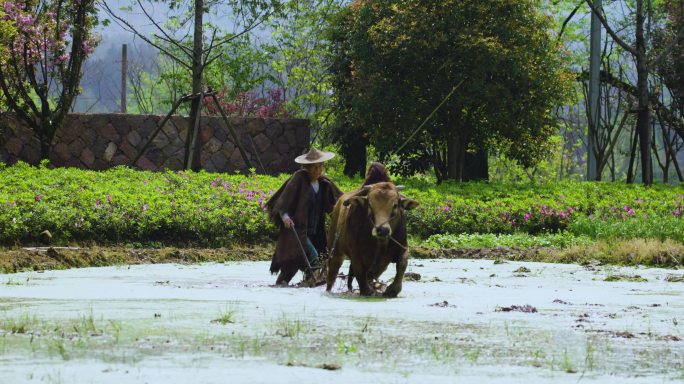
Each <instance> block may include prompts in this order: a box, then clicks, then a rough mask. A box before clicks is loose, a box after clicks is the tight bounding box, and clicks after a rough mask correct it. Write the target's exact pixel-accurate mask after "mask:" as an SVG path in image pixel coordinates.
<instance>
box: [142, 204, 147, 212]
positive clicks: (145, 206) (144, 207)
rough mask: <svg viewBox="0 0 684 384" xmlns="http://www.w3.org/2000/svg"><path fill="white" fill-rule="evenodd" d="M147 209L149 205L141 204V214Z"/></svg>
mask: <svg viewBox="0 0 684 384" xmlns="http://www.w3.org/2000/svg"><path fill="white" fill-rule="evenodd" d="M148 207H149V205H147V204H143V206H142V210H143V212H144V211H147V208H148Z"/></svg>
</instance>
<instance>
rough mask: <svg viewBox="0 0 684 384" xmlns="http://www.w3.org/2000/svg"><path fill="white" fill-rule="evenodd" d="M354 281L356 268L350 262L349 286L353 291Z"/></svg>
mask: <svg viewBox="0 0 684 384" xmlns="http://www.w3.org/2000/svg"><path fill="white" fill-rule="evenodd" d="M353 282H354V268H353V267H352V265H351V264H349V273H348V274H347V288H348V289H349V292H351V291H352V283H353Z"/></svg>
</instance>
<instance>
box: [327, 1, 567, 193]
mask: <svg viewBox="0 0 684 384" xmlns="http://www.w3.org/2000/svg"><path fill="white" fill-rule="evenodd" d="M540 5H541V1H537V0H524V1H520V0H492V1H486V2H483V1H476V0H466V1H457V0H447V1H440V2H415V1H408V0H358V1H355V2H354V3H352V5H351V6H350V7H349V8H348V9H347V10H346V11H345V12H344V13H343V14H342V15H341V16H340V19H339V20H337V21H336V23H335V25H334V26H333V28H332V32H331V34H332V36H333V41H334V47H335V53H336V56H335V59H334V61H333V63H332V66H331V68H332V71H333V74H334V76H335V82H334V84H335V87H336V90H337V92H338V98H339V103H338V112H337V113H338V115H339V116H340V117H341V118H344V121H343V123H342V124H340V126H341V127H343V130H347V129H348V130H350V131H352V132H354V134H353V135H352V137H353V138H359V137H363V136H364V135H366V136H367V137H368V139H369V142H370V143H371V144H372V145H373V146H374V147H375V148H376V150H377V151H378V153H379V154H380V156H381V157H384V159H385V160H388V159H390V158H391V157H392V155H394V154H396V155H398V156H399V157H398V158H397V159H398V162H396V163H395V164H394V169H395V171H396V170H399V171H400V172H402V173H413V172H416V171H422V170H425V169H427V168H428V167H429V166H432V167H433V168H434V170H435V173H436V175H437V178H438V180H442V179H455V180H461V179H462V177H463V166H464V162H465V157H466V153H467V152H469V151H472V150H474V149H476V148H488V149H494V150H498V151H500V152H501V153H502V154H504V155H506V156H508V157H510V158H512V159H516V160H518V161H519V162H520V163H521V164H523V165H531V164H533V163H535V162H536V161H537V160H539V159H541V158H543V157H544V156H545V155H546V154H548V152H549V150H550V147H549V145H548V139H549V138H550V136H551V135H552V134H553V133H554V131H555V129H556V122H555V120H554V118H553V116H552V113H551V110H552V107H554V106H557V105H561V104H562V102H563V100H564V97H565V96H566V94H567V91H568V89H569V85H570V82H571V76H570V75H569V73H568V72H567V71H565V70H564V69H563V68H564V65H563V59H562V55H561V52H560V49H559V48H560V45H559V44H558V42H557V41H556V39H554V38H552V37H551V36H550V34H549V30H550V25H551V24H550V23H551V21H550V18H548V17H547V16H545V15H543V14H542V13H541V12H540V10H539V9H540V8H539V7H540ZM419 126H420V127H421V129H420V130H419V131H416V128H417V127H419ZM413 134H415V136H412V137H413V138H412V140H411V141H409V142H407V140H406V139H407V138H408V137H410V136H411V135H413ZM340 137H344V134H342V135H340ZM341 145H342V146H343V147H344V145H345V143H344V142H343V143H341ZM402 145H404V147H403V148H402V150H401V151H400V152H399V153H396V151H397V150H398V149H399V148H400V146H402Z"/></svg>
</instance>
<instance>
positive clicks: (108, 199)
mask: <svg viewBox="0 0 684 384" xmlns="http://www.w3.org/2000/svg"><path fill="white" fill-rule="evenodd" d="M107 203H109V204H111V203H112V195H107Z"/></svg>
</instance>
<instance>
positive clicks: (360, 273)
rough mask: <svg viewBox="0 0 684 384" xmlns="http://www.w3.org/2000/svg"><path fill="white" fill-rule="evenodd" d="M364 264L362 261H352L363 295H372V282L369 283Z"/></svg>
mask: <svg viewBox="0 0 684 384" xmlns="http://www.w3.org/2000/svg"><path fill="white" fill-rule="evenodd" d="M362 264H363V263H362V262H359V263H352V268H353V271H354V277H356V282H357V283H359V291H360V292H361V295H362V296H372V295H373V293H374V291H373V290H372V289H371V287H370V284H368V273H367V271H366V269H365V268H364V266H363V265H362Z"/></svg>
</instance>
